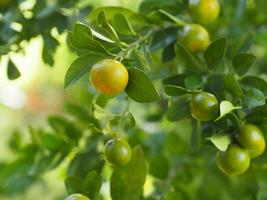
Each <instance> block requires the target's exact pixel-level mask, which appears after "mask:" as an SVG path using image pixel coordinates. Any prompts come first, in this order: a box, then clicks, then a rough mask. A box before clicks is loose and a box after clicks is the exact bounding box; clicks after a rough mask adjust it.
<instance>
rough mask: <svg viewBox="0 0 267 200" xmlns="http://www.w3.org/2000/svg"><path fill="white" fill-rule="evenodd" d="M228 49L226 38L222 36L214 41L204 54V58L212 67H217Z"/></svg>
mask: <svg viewBox="0 0 267 200" xmlns="http://www.w3.org/2000/svg"><path fill="white" fill-rule="evenodd" d="M225 51H226V38H220V39H217V40H215V41H214V42H212V43H211V44H210V45H209V47H208V49H207V50H206V52H205V54H204V58H205V59H206V62H207V64H208V66H209V68H210V69H215V68H216V67H217V66H218V65H219V64H220V62H221V60H222V59H223V57H224V54H225Z"/></svg>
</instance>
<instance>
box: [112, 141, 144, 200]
mask: <svg viewBox="0 0 267 200" xmlns="http://www.w3.org/2000/svg"><path fill="white" fill-rule="evenodd" d="M146 173H147V167H146V160H145V157H144V153H143V150H142V148H141V147H140V146H137V147H135V148H134V149H133V155H132V159H131V161H130V162H129V163H128V164H127V165H126V166H123V167H118V168H115V170H114V171H113V174H112V176H111V181H110V189H111V191H110V192H111V197H112V199H113V200H138V199H140V196H141V194H142V191H143V185H144V183H145V179H146Z"/></svg>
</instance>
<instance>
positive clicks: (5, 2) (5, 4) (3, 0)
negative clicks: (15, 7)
mask: <svg viewBox="0 0 267 200" xmlns="http://www.w3.org/2000/svg"><path fill="white" fill-rule="evenodd" d="M11 4H12V0H0V10H3V9H7V8H9V7H10V6H11Z"/></svg>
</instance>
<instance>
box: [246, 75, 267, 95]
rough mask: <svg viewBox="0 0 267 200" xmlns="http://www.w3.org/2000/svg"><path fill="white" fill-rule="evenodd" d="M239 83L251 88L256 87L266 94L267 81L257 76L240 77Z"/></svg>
mask: <svg viewBox="0 0 267 200" xmlns="http://www.w3.org/2000/svg"><path fill="white" fill-rule="evenodd" d="M241 84H243V85H245V86H249V87H252V88H257V89H259V90H260V91H262V92H263V93H264V95H265V96H267V81H265V80H264V79H262V78H260V77H257V76H245V77H244V78H242V79H241Z"/></svg>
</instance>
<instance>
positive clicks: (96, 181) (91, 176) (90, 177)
mask: <svg viewBox="0 0 267 200" xmlns="http://www.w3.org/2000/svg"><path fill="white" fill-rule="evenodd" d="M102 181H103V180H102V177H101V176H100V175H98V174H97V172H96V171H91V172H89V173H88V174H87V176H86V178H85V180H84V184H83V191H84V194H86V196H88V197H89V198H90V199H91V200H96V199H97V198H98V195H99V190H100V188H101V185H102Z"/></svg>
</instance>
